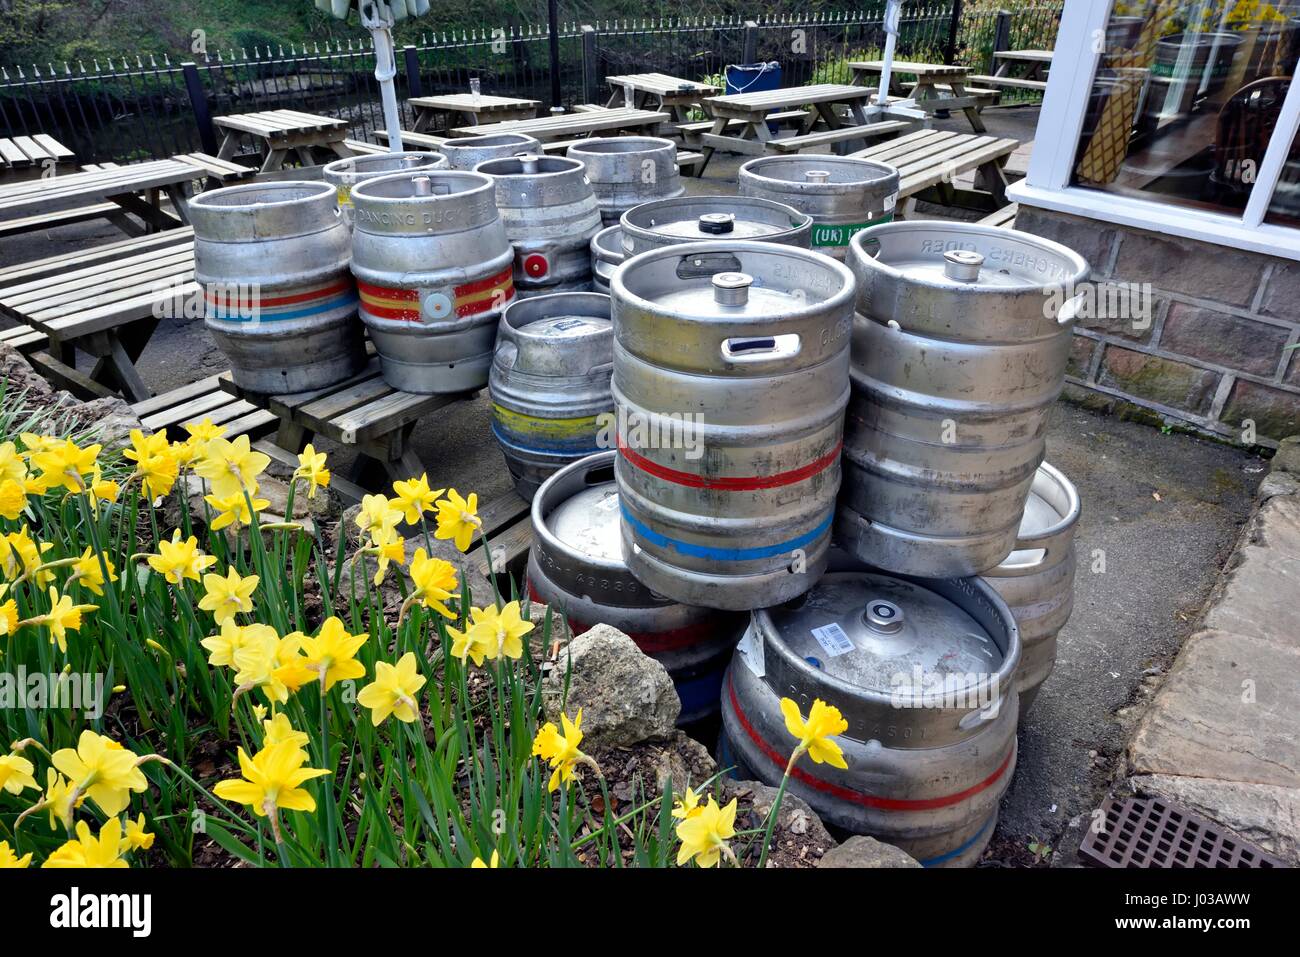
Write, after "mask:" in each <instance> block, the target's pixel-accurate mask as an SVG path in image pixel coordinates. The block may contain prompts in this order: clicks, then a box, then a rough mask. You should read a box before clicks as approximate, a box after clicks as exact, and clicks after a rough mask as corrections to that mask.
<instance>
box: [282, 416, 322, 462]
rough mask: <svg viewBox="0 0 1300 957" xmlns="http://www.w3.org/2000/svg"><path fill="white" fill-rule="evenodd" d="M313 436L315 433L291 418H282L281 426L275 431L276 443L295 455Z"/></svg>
mask: <svg viewBox="0 0 1300 957" xmlns="http://www.w3.org/2000/svg"><path fill="white" fill-rule="evenodd" d="M312 438H313V433H311V432H309V431H308V430H307V428H306V427H305V426H302V425H299V424H298V423H297V422H294V421H293V420H291V419H281V420H280V426H279V428H278V429H276V432H275V444H276V445H278V446H280V448H282V449H284V450H285V451H286V452H292V453H294V454H295V455H297V454H298V453H299V452H301V451H302V450H303V449H304V448H305V447H306V445H307V443H308V442H310V441H311V440H312Z"/></svg>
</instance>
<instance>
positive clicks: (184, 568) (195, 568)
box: [149, 528, 216, 585]
mask: <svg viewBox="0 0 1300 957" xmlns="http://www.w3.org/2000/svg"><path fill="white" fill-rule="evenodd" d="M215 561H216V558H215V557H214V556H212V555H205V554H203V552H201V551H200V550H199V540H198V539H197V538H195V537H194V536H193V535H191V536H190V537H189V538H187V539H185V541H181V530H180V529H179V528H178V529H176V531H174V532H173V533H172V540H171V541H170V542H166V541H163V542H159V543H158V554H157V555H150V556H149V567H150V568H152V569H153V570H154V571H156V572H158V573H159V574H160V575H162V576H164V577H165V578H166V579H167V580H168V581H169V582H171V583H172V584H173V585H179V584H180V583H181V581H182V580H183V579H186V578H188V579H189V580H190V581H198V580H199V572H201V571H203V570H204V569H205V568H208V567H209V566H210V565H212V564H213V563H214V562H215Z"/></svg>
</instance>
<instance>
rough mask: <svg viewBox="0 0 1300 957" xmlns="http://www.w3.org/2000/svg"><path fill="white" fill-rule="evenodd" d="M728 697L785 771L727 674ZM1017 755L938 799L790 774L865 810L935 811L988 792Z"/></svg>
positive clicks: (783, 758) (758, 744) (759, 743)
mask: <svg viewBox="0 0 1300 957" xmlns="http://www.w3.org/2000/svg"><path fill="white" fill-rule="evenodd" d="M727 695H728V696H729V697H730V699H731V710H732V711H734V712H735V714H736V720H737V721H739V722H740V726H741V727H742V728H744V729H745V733H746V734H748V735H749V738H750V740H751V741H753V742H754V744H755V746H756V747H757V748H758V749H759V750H760V751H762V752H763V756H764V757H766V758H767V759H768V760H769V761H771V762H772V765H773V766H774V767H775V768H777V769H778V770H780V771H784V770H785V766H786V764H787V763H788V761H789V760H790V758H789V755H785V754H781V753H780V752H779V751H777V750H776V748H774V747H772V746H771V745H770V744H768V743H767V742H766V741H764V740H763V738H762V737H761V736H760V735H759V733H758V731H757V729H755V727H754V726H753V725H752V724H750V722H749V719H748V718H747V717H745V712H744V711H742V710H741V709H740V702H739V701H738V700H737V699H736V686H735V684H734V683H733V682H732V679H731V675H730V674H728V675H727ZM1013 754H1015V744H1014V742H1013V743H1012V745H1011V747H1009V748H1007V756H1006V757H1005V758H1003V759H1002V763H1001V764H999V765H998V769H997V770H996V771H994V772H993V773H992V774H990V775H989V776H988V777H986V778H985V779H984V780H983V781H980V782H979V783H978V784H972V785H971V786H970V787H968V788H967V789H966V790H964V791H958V792H957V793H956V794H947V795H944V796H943V797H936V798H911V799H909V798H882V797H874V796H873V795H870V794H861V793H859V792H858V791H851V790H849V789H848V788H846V787H842V786H840V785H838V784H831V783H830V782H829V781H823V780H821V779H820V778H816V777H813V776H812V775H811V774H809V773H808V772H807V771H805V770H803V769H802V768H799V767H796V768H794V769H793V770H792V771H791V772H790V775H791V777H794V778H797V779H798V780H799V781H801V782H802V783H804V784H806V785H808V787H810V788H812V789H813V790H814V791H821V792H822V793H823V794H829V795H831V796H832V797H835V798H839V799H840V800H841V801H850V802H852V803H853V804H861V805H862V806H863V807H871V808H878V809H880V810H882V811H933V810H934V809H935V808H941V807H950V806H951V805H953V804H957V803H959V802H961V801H964V800H966V798H968V797H973V796H974V795H976V794H979V793H980V792H981V791H986V790H988V789H989V788H991V787H992V786H993V785H994V784H996V783H997V782H998V779H999V778H1001V777H1002V775H1004V774H1006V772H1007V768H1008V767H1009V766H1010V765H1011V756H1012V755H1013Z"/></svg>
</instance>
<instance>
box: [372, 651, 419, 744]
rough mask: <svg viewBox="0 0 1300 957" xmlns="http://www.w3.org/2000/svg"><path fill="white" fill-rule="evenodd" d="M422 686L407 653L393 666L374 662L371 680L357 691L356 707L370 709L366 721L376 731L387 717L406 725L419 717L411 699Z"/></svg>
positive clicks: (411, 655)
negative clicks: (375, 728) (373, 672)
mask: <svg viewBox="0 0 1300 957" xmlns="http://www.w3.org/2000/svg"><path fill="white" fill-rule="evenodd" d="M424 682H425V678H424V675H422V674H420V672H419V669H418V667H417V666H416V662H415V655H414V654H412V653H411V652H409V651H408V652H407V653H406V654H404V655H402V657H401V658H399V659H398V661H397V664H396V665H390V664H389V663H388V662H386V661H377V662H375V680H374V681H372V682H371V683H370V684H368V685H366V686H365V687H364V688H362V689H361V693H360V694H358V695H357V704H359V705H361V707H363V708H369V709H370V721H371V723H373V724H374V725H375V726H376V727H378V726H379V725H381V724H383V723H384V721H385V720H386V719H387V718H388V716H389V715H393V716H394V717H395V718H397V720H398V721H405V722H407V723H408V724H409V723H410V722H412V721H414V720H415V719H416V718H417V717H419V714H420V710H419V705H418V704H417V703H416V700H415V695H416V693H417V692H419V690H420V689H421V688H423V687H424Z"/></svg>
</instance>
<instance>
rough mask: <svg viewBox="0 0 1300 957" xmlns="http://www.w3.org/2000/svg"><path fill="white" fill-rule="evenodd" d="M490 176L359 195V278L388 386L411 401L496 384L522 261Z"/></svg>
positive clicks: (398, 176)
mask: <svg viewBox="0 0 1300 957" xmlns="http://www.w3.org/2000/svg"><path fill="white" fill-rule="evenodd" d="M494 195H495V186H494V184H493V182H492V180H491V179H490V178H489V177H487V176H484V175H482V174H481V173H473V172H465V171H462V170H431V171H429V172H421V171H417V172H414V173H411V172H405V173H394V174H392V175H390V176H381V177H378V178H376V179H370V180H366V181H365V182H362V183H360V184H358V185H357V186H355V187H354V188H353V189H352V204H353V206H354V207H355V209H356V223H355V226H354V229H353V234H352V273H353V275H355V276H356V280H357V288H358V290H359V292H360V297H361V310H360V311H361V319H362V321H363V322H364V323H365V325H366V327H367V328H368V329H369V330H370V338H371V340H372V341H373V342H374V343H375V348H376V349H377V350H378V352H379V362H380V368H381V370H382V372H383V377H384V380H385V381H386V382H387V383H388V384H389V385H391V386H393V388H395V389H401V390H404V391H406V392H421V393H457V392H467V391H472V390H474V389H478V388H481V387H482V386H483V385H485V384H486V383H487V380H488V369H489V367H490V366H491V364H492V350H493V345H494V344H495V342H496V333H497V324H498V322H499V321H500V318H501V314H502V312H503V311H504V309H505V307H506V306H507V305H509V304H510V301H511V300H512V299H513V298H514V295H515V288H514V280H513V273H512V269H513V263H514V251H513V249H512V248H511V246H510V242H509V240H508V239H507V238H506V232H505V226H504V224H503V223H502V221H501V216H500V214H499V213H498V212H497V207H496V202H495V199H494Z"/></svg>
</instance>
